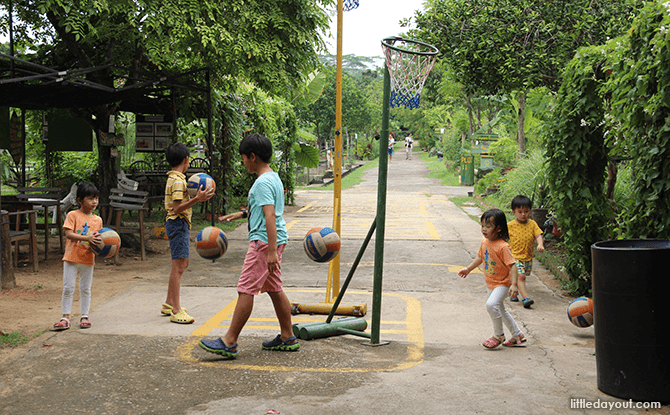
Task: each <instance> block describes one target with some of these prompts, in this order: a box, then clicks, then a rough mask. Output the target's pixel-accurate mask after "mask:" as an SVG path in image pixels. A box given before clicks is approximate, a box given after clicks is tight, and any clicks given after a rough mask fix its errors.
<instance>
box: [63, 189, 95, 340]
mask: <svg viewBox="0 0 670 415" xmlns="http://www.w3.org/2000/svg"><path fill="white" fill-rule="evenodd" d="M77 203H78V204H79V209H77V210H73V211H71V212H69V213H68V214H67V217H66V218H65V223H63V229H65V236H66V237H67V242H65V254H64V255H63V299H62V311H63V317H61V319H60V321H59V322H58V323H56V324H54V326H53V330H67V329H69V328H70V312H71V310H72V297H73V295H74V287H75V285H76V282H77V274H79V301H80V306H79V307H80V313H81V317H80V318H79V327H80V328H82V329H87V328H89V327H91V322H90V320H89V319H88V312H89V309H90V307H91V285H92V284H93V268H94V267H95V254H94V253H93V250H92V249H91V244H92V243H93V244H96V245H98V244H100V243H102V238H101V237H100V235H99V234H98V231H99V230H100V229H102V218H100V216H98V215H96V214H94V213H93V211H94V210H95V209H96V208H97V207H98V188H97V187H95V186H93V185H92V184H90V183H86V182H83V183H81V184H80V185H79V186H78V187H77Z"/></svg>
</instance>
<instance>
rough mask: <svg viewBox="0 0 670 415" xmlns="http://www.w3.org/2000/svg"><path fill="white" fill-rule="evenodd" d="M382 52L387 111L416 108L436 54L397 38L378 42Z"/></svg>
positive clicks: (427, 47) (433, 49)
mask: <svg viewBox="0 0 670 415" xmlns="http://www.w3.org/2000/svg"><path fill="white" fill-rule="evenodd" d="M382 50H383V51H384V56H385V58H386V67H387V68H388V71H389V77H390V81H391V98H390V105H391V108H393V107H395V106H396V105H402V106H404V107H405V108H409V109H413V108H419V104H420V101H421V90H422V89H423V84H424V83H425V82H426V78H428V74H429V73H430V71H431V69H433V66H434V65H435V60H436V59H437V54H438V53H439V52H440V51H439V50H437V48H436V47H435V46H432V45H429V44H427V43H423V42H419V41H418V40H411V39H403V38H401V37H397V36H393V37H388V38H386V39H384V40H382Z"/></svg>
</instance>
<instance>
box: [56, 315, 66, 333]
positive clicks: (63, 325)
mask: <svg viewBox="0 0 670 415" xmlns="http://www.w3.org/2000/svg"><path fill="white" fill-rule="evenodd" d="M69 328H70V319H69V318H65V317H63V318H61V319H60V321H59V322H58V323H56V324H54V326H53V330H54V331H62V330H67V329H69Z"/></svg>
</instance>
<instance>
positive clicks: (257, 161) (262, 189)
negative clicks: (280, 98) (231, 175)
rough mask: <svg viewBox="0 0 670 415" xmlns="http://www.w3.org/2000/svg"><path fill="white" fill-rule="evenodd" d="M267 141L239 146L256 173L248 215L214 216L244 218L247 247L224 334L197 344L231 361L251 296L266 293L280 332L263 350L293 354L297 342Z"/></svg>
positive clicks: (277, 183) (284, 234)
mask: <svg viewBox="0 0 670 415" xmlns="http://www.w3.org/2000/svg"><path fill="white" fill-rule="evenodd" d="M272 151H273V150H272V143H271V142H270V140H269V139H268V138H267V137H265V136H262V135H260V134H256V133H254V134H250V135H248V136H246V137H245V138H244V139H243V140H242V142H241V143H240V148H239V152H240V154H241V155H242V163H243V164H244V167H246V168H247V170H248V171H249V173H255V174H256V175H257V178H256V181H255V182H254V184H253V185H252V186H251V189H250V190H249V202H248V203H249V212H248V213H247V211H246V210H243V211H242V212H235V213H231V214H229V215H225V216H221V217H219V220H221V221H223V220H225V221H231V220H235V219H245V218H247V217H248V218H249V241H250V242H249V249H248V250H247V254H246V256H245V258H244V265H243V266H242V273H241V275H240V279H239V281H238V284H237V293H238V297H237V304H236V305H235V311H234V313H233V320H232V321H231V323H230V326H229V328H228V331H227V332H226V334H225V335H224V336H223V337H221V338H218V339H216V340H201V341H200V343H199V345H200V347H202V348H203V349H205V350H207V351H208V352H211V353H216V354H220V355H223V356H226V357H228V358H230V359H235V358H236V357H237V355H238V353H239V350H238V347H237V339H238V337H239V335H240V332H241V331H242V329H243V328H244V326H245V324H246V323H247V320H248V319H249V316H251V312H252V310H253V307H254V297H255V296H256V295H258V294H259V293H264V292H266V293H268V295H269V296H270V299H271V300H272V305H273V306H274V309H275V314H276V315H277V319H278V320H279V326H280V328H281V333H280V334H279V335H277V337H275V338H274V339H272V340H267V341H264V342H263V343H262V348H263V349H265V350H278V351H297V350H298V349H300V343H299V342H298V339H297V338H296V337H295V336H294V335H293V327H292V325H291V303H290V302H289V300H288V297H286V294H285V293H284V291H283V289H282V285H283V284H282V280H281V260H282V254H283V252H284V249H285V248H286V244H287V243H288V231H287V229H286V221H285V220H284V217H283V214H284V185H283V184H282V182H281V179H280V178H279V175H278V174H277V173H275V172H274V171H273V170H272V168H270V166H269V164H268V163H269V162H270V159H271V158H272Z"/></svg>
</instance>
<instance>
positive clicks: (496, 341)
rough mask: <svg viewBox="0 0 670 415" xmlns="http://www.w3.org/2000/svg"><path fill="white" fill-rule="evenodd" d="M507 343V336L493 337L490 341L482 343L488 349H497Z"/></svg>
mask: <svg viewBox="0 0 670 415" xmlns="http://www.w3.org/2000/svg"><path fill="white" fill-rule="evenodd" d="M504 341H505V336H500V337H498V336H491V338H490V339H488V340H485V341H484V343H482V346H484V347H486V348H487V349H495V348H496V347H498V346H500V345H501V344H502V343H503V342H504Z"/></svg>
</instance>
